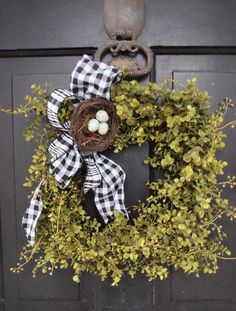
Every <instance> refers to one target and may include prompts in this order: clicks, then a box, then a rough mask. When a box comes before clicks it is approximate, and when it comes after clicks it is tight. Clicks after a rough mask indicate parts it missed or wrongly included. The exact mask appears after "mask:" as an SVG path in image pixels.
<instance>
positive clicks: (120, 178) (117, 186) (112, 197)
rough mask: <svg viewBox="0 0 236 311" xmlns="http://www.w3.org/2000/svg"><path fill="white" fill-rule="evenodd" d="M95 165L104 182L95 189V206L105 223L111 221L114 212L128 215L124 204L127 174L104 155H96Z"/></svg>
mask: <svg viewBox="0 0 236 311" xmlns="http://www.w3.org/2000/svg"><path fill="white" fill-rule="evenodd" d="M94 157H95V160H96V161H95V163H96V165H97V167H98V169H99V171H100V174H101V176H102V182H101V183H100V185H99V186H98V187H97V188H96V189H95V204H96V207H97V209H98V211H99V213H100V214H101V216H102V218H103V220H104V222H105V223H107V222H108V221H109V219H110V218H111V216H112V215H113V213H114V211H118V212H120V213H123V214H125V215H126V217H127V218H129V216H128V212H127V210H126V207H125V204H124V198H125V196H124V182H125V177H126V175H125V172H124V171H123V169H122V168H121V167H120V166H119V165H118V164H116V163H115V162H114V161H112V160H110V159H108V158H107V157H105V156H104V155H97V154H95V155H94Z"/></svg>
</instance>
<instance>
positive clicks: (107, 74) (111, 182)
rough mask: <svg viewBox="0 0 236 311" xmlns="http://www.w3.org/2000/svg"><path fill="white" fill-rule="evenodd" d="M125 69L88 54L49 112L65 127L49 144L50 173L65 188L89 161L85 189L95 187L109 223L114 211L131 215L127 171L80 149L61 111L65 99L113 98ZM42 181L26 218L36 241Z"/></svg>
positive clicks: (52, 98) (52, 97)
mask: <svg viewBox="0 0 236 311" xmlns="http://www.w3.org/2000/svg"><path fill="white" fill-rule="evenodd" d="M121 75H122V73H121V72H120V71H118V70H116V69H115V68H114V67H113V66H110V65H107V64H105V63H101V62H93V61H92V60H91V59H90V58H89V56H87V55H84V56H83V57H82V59H81V60H79V62H78V63H77V64H76V66H75V68H74V70H73V72H72V74H71V81H70V91H68V90H64V89H57V90H54V91H53V92H52V93H51V94H50V97H49V99H48V107H47V115H48V119H49V122H50V123H51V124H52V126H54V127H56V128H58V129H60V130H62V134H61V135H60V136H59V137H58V138H57V139H55V140H54V141H53V142H52V143H51V144H50V146H49V148H48V151H49V153H50V154H51V156H52V158H51V160H50V163H49V170H50V173H51V174H52V175H53V176H54V177H55V179H56V181H57V182H58V185H59V187H60V188H61V189H65V188H66V187H67V186H68V185H69V183H70V181H71V179H72V178H73V176H74V175H75V174H76V172H77V171H78V170H79V169H80V168H81V166H82V164H83V163H85V164H86V167H87V173H86V177H85V182H84V185H83V191H84V193H87V192H88V191H89V190H93V191H94V194H95V198H94V201H95V205H96V207H97V209H98V211H99V213H100V215H101V216H102V218H103V220H104V222H105V223H107V222H108V220H109V218H110V217H111V216H112V214H113V212H114V211H115V210H116V211H119V212H122V213H124V214H125V215H126V216H127V217H128V214H127V211H126V208H125V205H124V181H125V172H124V171H123V170H122V168H121V167H120V166H119V165H118V164H116V163H115V162H114V161H112V160H110V159H108V158H107V157H105V156H104V155H101V154H97V153H91V152H84V151H80V150H78V148H77V145H76V144H75V143H74V140H73V138H72V137H71V136H70V134H69V129H70V122H69V121H68V122H65V123H64V124H62V123H60V121H59V119H58V111H59V108H60V106H61V104H62V103H63V102H64V101H65V99H67V98H70V100H71V101H72V103H73V104H74V105H77V104H78V103H80V102H81V101H82V100H85V99H89V98H91V97H94V96H100V97H103V98H105V99H107V100H109V99H110V92H109V89H110V86H111V84H112V82H115V81H119V80H120V79H121ZM42 187H43V184H42V182H41V183H40V184H39V185H38V187H37V188H36V190H35V192H34V195H33V197H32V199H31V201H30V205H29V207H28V208H27V210H26V212H25V214H24V216H23V219H22V225H23V228H24V229H25V231H26V235H27V239H28V242H29V243H30V244H31V245H33V244H34V242H35V230H36V225H37V221H38V218H39V216H40V214H41V212H42V205H43V201H42V198H41V190H42Z"/></svg>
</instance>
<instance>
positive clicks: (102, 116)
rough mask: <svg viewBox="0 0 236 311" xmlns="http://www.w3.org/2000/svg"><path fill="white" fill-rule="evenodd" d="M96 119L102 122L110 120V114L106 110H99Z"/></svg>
mask: <svg viewBox="0 0 236 311" xmlns="http://www.w3.org/2000/svg"><path fill="white" fill-rule="evenodd" d="M96 119H97V120H98V121H99V122H100V123H104V122H107V121H108V120H109V115H108V113H107V112H106V111H105V110H98V111H97V113H96Z"/></svg>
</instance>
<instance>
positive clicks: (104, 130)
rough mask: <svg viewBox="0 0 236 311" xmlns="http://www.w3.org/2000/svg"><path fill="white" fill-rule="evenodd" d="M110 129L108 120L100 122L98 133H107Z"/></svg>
mask: <svg viewBox="0 0 236 311" xmlns="http://www.w3.org/2000/svg"><path fill="white" fill-rule="evenodd" d="M108 129H109V127H108V124H107V123H106V122H103V123H100V124H99V127H98V133H99V134H100V135H106V134H107V132H108Z"/></svg>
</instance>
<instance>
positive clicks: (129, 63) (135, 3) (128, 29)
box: [95, 0, 153, 77]
mask: <svg viewBox="0 0 236 311" xmlns="http://www.w3.org/2000/svg"><path fill="white" fill-rule="evenodd" d="M103 14H104V24H105V29H106V32H107V33H108V35H109V37H110V38H111V41H109V42H107V43H105V44H103V45H102V46H101V47H99V48H98V49H97V51H96V53H95V61H101V59H102V57H103V56H104V54H105V53H106V52H108V51H110V53H111V54H112V56H113V59H112V60H111V61H110V64H112V65H113V66H115V67H121V66H126V68H127V75H128V76H129V77H140V76H144V75H147V74H148V73H149V72H150V71H151V69H152V67H153V53H152V50H151V49H150V47H148V46H146V45H145V44H143V43H141V42H139V41H137V38H138V37H139V35H140V34H141V33H142V31H143V29H144V25H145V20H146V10H145V2H144V0H104V12H103ZM137 53H141V54H142V55H144V57H145V59H146V65H145V67H143V68H140V67H139V65H138V64H137V62H136V61H135V59H134V56H135V55H136V54H137ZM127 54H128V55H127Z"/></svg>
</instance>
